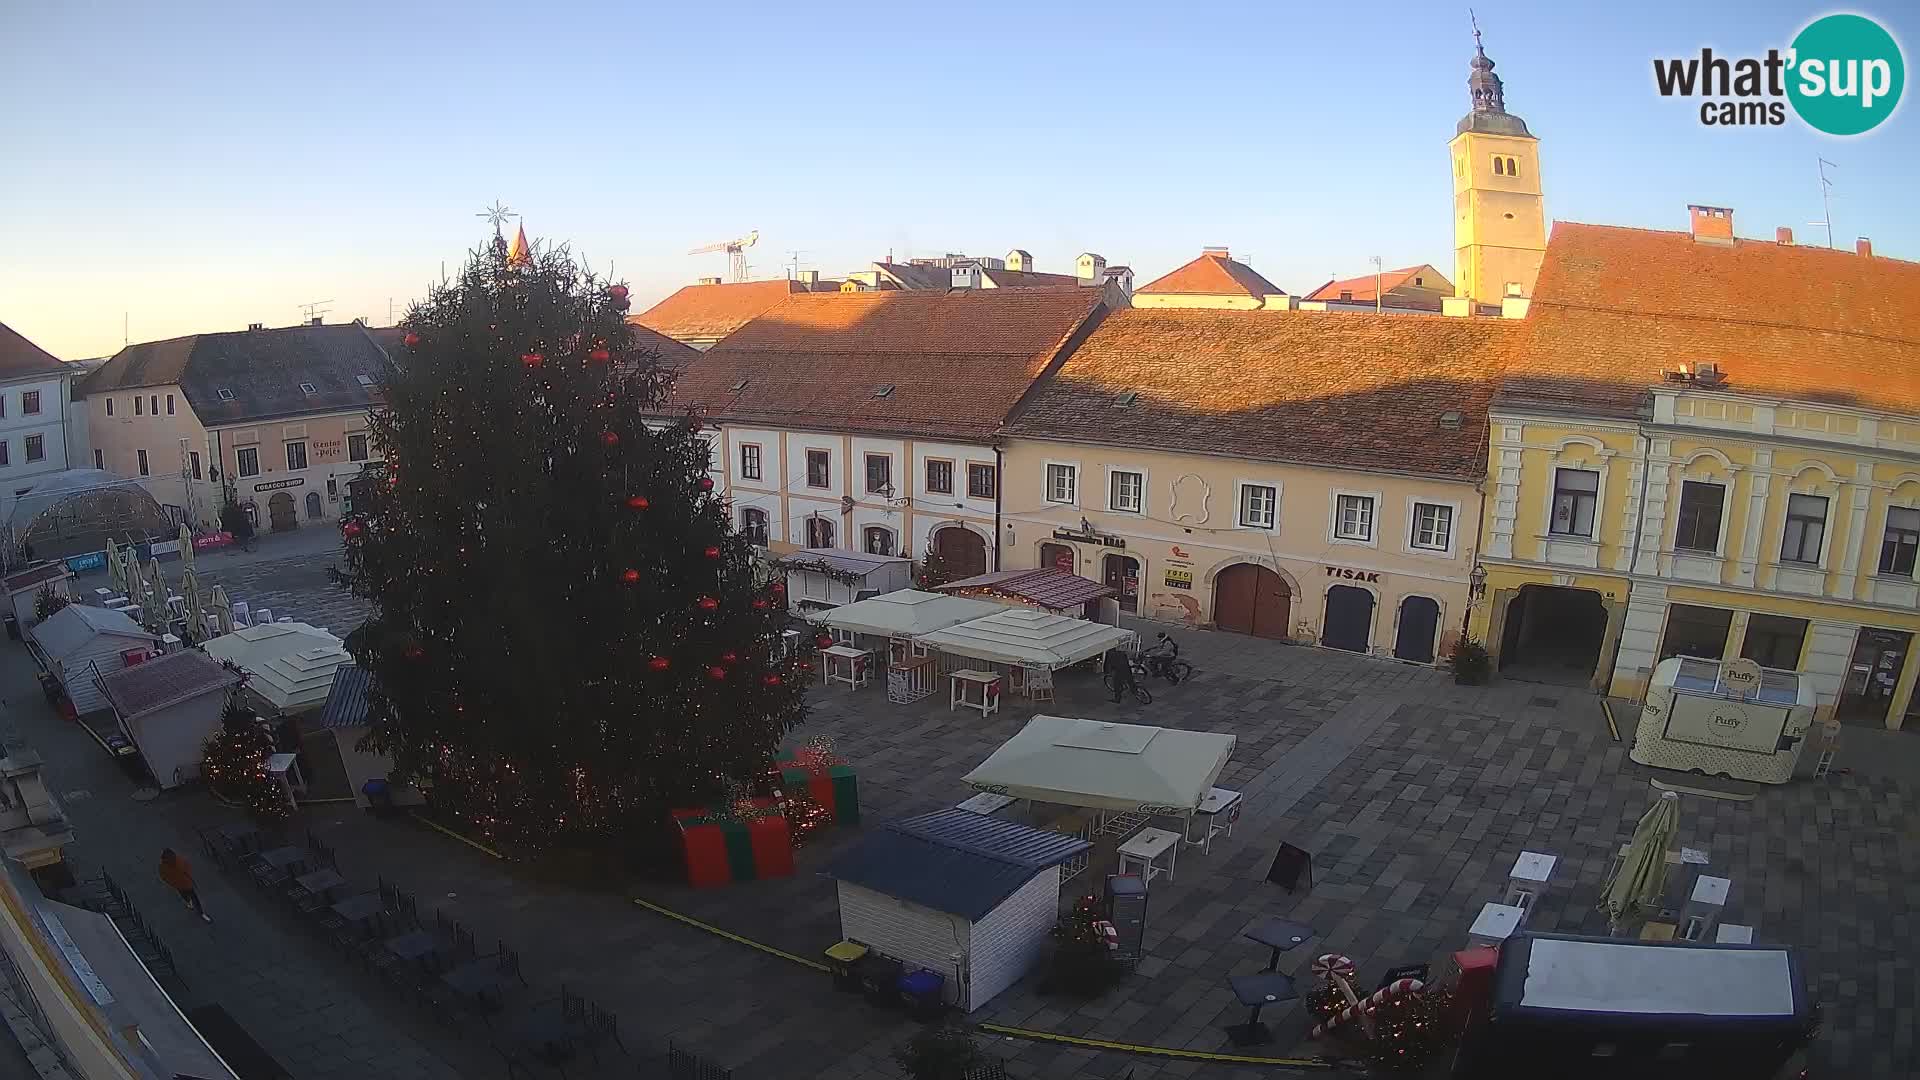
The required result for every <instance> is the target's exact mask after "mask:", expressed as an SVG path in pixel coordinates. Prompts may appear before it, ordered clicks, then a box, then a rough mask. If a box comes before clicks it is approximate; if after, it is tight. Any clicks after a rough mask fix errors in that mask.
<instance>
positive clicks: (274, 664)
mask: <svg viewBox="0 0 1920 1080" xmlns="http://www.w3.org/2000/svg"><path fill="white" fill-rule="evenodd" d="M201 648H202V649H204V650H206V653H207V655H208V656H211V657H213V658H214V659H215V660H225V661H228V662H230V663H233V664H234V665H236V666H238V667H239V668H240V670H242V671H244V672H246V673H247V676H248V679H249V681H248V683H247V687H248V689H250V690H252V691H253V692H254V693H256V694H258V695H260V697H261V698H262V699H264V700H265V701H266V702H267V703H268V704H270V705H272V706H273V707H274V708H276V709H279V710H281V711H283V712H294V711H298V710H301V709H307V708H312V707H314V706H317V705H321V704H323V703H325V702H326V700H327V695H328V692H329V691H330V690H331V689H332V687H333V677H334V675H335V674H336V673H337V672H338V671H339V670H340V669H341V668H342V667H346V666H347V665H350V664H352V663H353V657H352V656H350V655H349V654H348V653H347V651H346V648H345V646H344V643H343V642H342V641H341V640H340V639H339V638H337V637H335V636H334V635H332V634H330V633H328V632H327V631H325V630H322V629H320V628H319V627H317V626H312V625H309V624H307V623H303V622H278V623H267V624H264V625H255V626H243V627H241V628H240V629H238V630H235V631H234V632H233V633H231V634H221V635H220V636H219V637H216V638H214V639H212V640H211V641H208V642H207V643H206V644H205V645H202V646H201Z"/></svg>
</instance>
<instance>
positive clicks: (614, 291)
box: [607, 285, 627, 300]
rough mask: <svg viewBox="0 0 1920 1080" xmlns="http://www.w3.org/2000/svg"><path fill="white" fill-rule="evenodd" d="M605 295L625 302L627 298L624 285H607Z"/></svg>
mask: <svg viewBox="0 0 1920 1080" xmlns="http://www.w3.org/2000/svg"><path fill="white" fill-rule="evenodd" d="M607 295H608V296H611V297H613V298H614V299H615V300H625V299H626V298H627V287H626V286H625V285H609V286H607Z"/></svg>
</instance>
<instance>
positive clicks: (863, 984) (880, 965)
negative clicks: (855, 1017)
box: [853, 952, 903, 1007]
mask: <svg viewBox="0 0 1920 1080" xmlns="http://www.w3.org/2000/svg"><path fill="white" fill-rule="evenodd" d="M902 967H903V965H902V964H901V963H900V961H898V960H895V959H894V958H893V957H891V956H885V955H883V954H881V953H876V952H870V953H868V954H867V955H866V956H864V957H862V958H861V960H860V962H859V963H857V964H855V965H854V968H853V970H854V973H855V974H856V975H858V976H859V979H860V992H861V993H863V994H865V995H867V1000H868V1001H870V1002H872V1003H873V1004H875V1005H880V1006H885V1007H890V1006H893V1005H897V1004H899V1003H900V970H901V968H902Z"/></svg>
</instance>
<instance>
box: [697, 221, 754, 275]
mask: <svg viewBox="0 0 1920 1080" xmlns="http://www.w3.org/2000/svg"><path fill="white" fill-rule="evenodd" d="M759 242H760V230H759V229H755V230H753V231H752V232H750V233H748V234H747V235H745V236H743V237H741V238H740V239H738V240H722V241H721V242H720V243H718V244H708V245H707V246H705V247H697V248H694V249H693V250H692V251H689V252H687V254H689V255H705V254H707V253H708V252H713V251H724V252H726V253H727V269H728V280H730V281H745V280H747V249H748V248H750V247H752V246H753V245H755V244H757V243H759Z"/></svg>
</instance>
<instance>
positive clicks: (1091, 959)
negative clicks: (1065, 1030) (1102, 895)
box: [1045, 896, 1123, 997]
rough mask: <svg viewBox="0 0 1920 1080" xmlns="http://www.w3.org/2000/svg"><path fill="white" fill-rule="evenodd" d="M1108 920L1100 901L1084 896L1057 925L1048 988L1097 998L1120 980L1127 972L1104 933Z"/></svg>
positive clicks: (1055, 926)
mask: <svg viewBox="0 0 1920 1080" xmlns="http://www.w3.org/2000/svg"><path fill="white" fill-rule="evenodd" d="M1105 918H1106V916H1105V915H1104V914H1103V913H1102V912H1101V911H1100V901H1099V900H1098V899H1097V898H1095V897H1092V896H1083V897H1081V898H1080V899H1079V900H1078V901H1077V902H1075V904H1074V906H1073V911H1071V912H1070V913H1068V914H1066V915H1063V916H1061V918H1060V920H1059V921H1058V922H1056V923H1055V924H1054V927H1053V942H1054V948H1053V968H1052V971H1051V972H1050V973H1049V975H1048V978H1047V980H1046V986H1045V989H1048V990H1058V991H1060V992H1063V993H1067V994H1074V995H1077V996H1081V997H1096V996H1098V995H1100V994H1102V993H1104V992H1105V991H1106V989H1107V988H1108V987H1109V986H1112V985H1113V984H1114V983H1115V982H1116V981H1118V980H1119V978H1120V976H1121V974H1122V973H1123V972H1122V968H1121V966H1120V962H1119V960H1117V959H1115V957H1114V954H1113V946H1112V944H1111V943H1110V942H1109V940H1108V938H1107V936H1106V934H1105V933H1104V928H1103V926H1102V923H1103V922H1104V920H1105Z"/></svg>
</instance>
